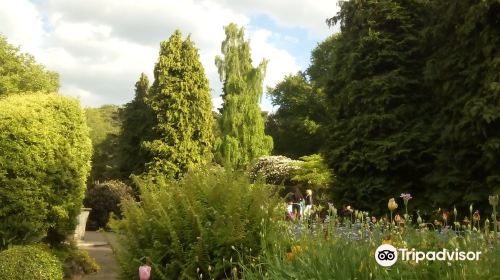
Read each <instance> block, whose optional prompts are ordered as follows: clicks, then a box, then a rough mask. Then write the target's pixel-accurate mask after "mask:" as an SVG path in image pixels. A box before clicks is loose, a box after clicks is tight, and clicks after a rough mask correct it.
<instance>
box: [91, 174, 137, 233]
mask: <svg viewBox="0 0 500 280" xmlns="http://www.w3.org/2000/svg"><path fill="white" fill-rule="evenodd" d="M127 198H129V199H130V198H132V189H131V188H130V187H129V186H127V185H126V184H125V183H123V182H121V181H117V180H110V181H105V182H102V183H100V184H96V185H91V186H90V187H89V188H88V189H87V193H86V194H85V199H84V200H83V204H84V205H85V207H89V208H92V211H90V215H89V220H88V222H87V228H88V229H91V230H95V229H98V228H104V227H106V224H107V223H108V220H109V215H110V214H111V213H114V214H115V215H116V216H117V217H121V210H120V203H121V201H122V200H124V199H127Z"/></svg>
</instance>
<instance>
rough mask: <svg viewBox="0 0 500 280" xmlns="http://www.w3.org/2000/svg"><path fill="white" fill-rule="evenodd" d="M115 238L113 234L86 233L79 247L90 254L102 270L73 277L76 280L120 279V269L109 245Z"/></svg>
mask: <svg viewBox="0 0 500 280" xmlns="http://www.w3.org/2000/svg"><path fill="white" fill-rule="evenodd" d="M114 238H115V237H114V235H113V234H112V233H105V232H96V231H87V232H85V237H84V239H83V240H82V241H81V242H79V243H78V247H79V248H80V249H83V250H86V251H87V252H89V255H90V256H91V257H93V258H94V259H95V260H96V262H97V263H98V264H99V266H100V267H101V270H99V272H97V273H94V274H90V275H84V276H75V277H73V279H74V280H76V279H84V280H115V279H118V274H119V267H118V264H117V262H116V259H115V256H114V254H113V250H112V249H111V246H110V245H109V244H108V242H114V240H115V239H114Z"/></svg>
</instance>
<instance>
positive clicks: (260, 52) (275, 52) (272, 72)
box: [250, 29, 300, 87]
mask: <svg viewBox="0 0 500 280" xmlns="http://www.w3.org/2000/svg"><path fill="white" fill-rule="evenodd" d="M271 36H272V32H271V31H269V30H266V29H258V30H256V31H254V32H252V33H250V46H251V48H252V60H253V62H254V64H257V63H259V62H260V61H262V59H267V60H269V62H268V64H267V71H266V78H265V80H264V86H265V87H266V86H271V87H272V86H275V85H276V83H278V82H279V81H280V80H282V79H283V76H285V75H287V74H290V73H295V72H297V71H299V69H300V67H299V65H298V64H297V61H296V60H295V58H294V57H293V56H292V55H291V54H290V53H289V52H287V51H286V50H283V49H279V48H277V47H276V46H274V45H273V44H271V43H270V42H269V38H270V37H271Z"/></svg>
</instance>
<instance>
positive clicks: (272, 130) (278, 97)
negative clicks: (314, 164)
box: [266, 72, 326, 158]
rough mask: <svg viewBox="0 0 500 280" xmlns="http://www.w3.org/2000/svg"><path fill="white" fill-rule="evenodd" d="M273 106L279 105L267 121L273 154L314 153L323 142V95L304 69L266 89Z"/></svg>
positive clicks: (299, 154) (324, 109)
mask: <svg viewBox="0 0 500 280" xmlns="http://www.w3.org/2000/svg"><path fill="white" fill-rule="evenodd" d="M268 92H269V93H268V95H269V96H270V98H271V102H272V104H273V105H274V106H279V108H278V109H277V110H276V112H274V113H272V114H271V115H270V116H269V117H268V120H267V122H266V133H267V134H269V135H270V136H272V137H273V142H274V150H273V154H276V155H284V156H287V157H291V158H299V157H301V156H305V155H310V154H313V153H317V152H318V151H319V150H320V148H321V147H322V145H323V142H324V135H323V130H322V127H323V125H324V123H325V122H326V107H325V96H324V93H323V92H322V90H321V89H319V88H315V87H313V86H312V85H311V83H310V82H309V81H308V80H307V78H306V76H305V74H304V73H300V72H299V73H297V74H296V75H288V76H286V77H285V78H284V80H283V81H281V82H279V83H278V84H277V85H276V86H275V87H274V88H270V89H269V90H268Z"/></svg>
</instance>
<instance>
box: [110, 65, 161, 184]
mask: <svg viewBox="0 0 500 280" xmlns="http://www.w3.org/2000/svg"><path fill="white" fill-rule="evenodd" d="M148 92H149V80H148V77H147V76H146V74H144V73H142V74H141V76H140V78H139V80H138V81H137V83H136V84H135V97H134V100H132V101H131V102H129V103H127V104H126V105H125V107H124V108H123V110H122V111H121V112H120V116H121V119H122V120H123V124H122V129H121V134H120V141H119V147H120V148H121V157H120V171H119V173H120V175H121V176H120V177H121V179H123V180H126V179H129V176H130V175H131V174H141V173H143V172H144V171H145V165H146V163H147V162H148V161H149V160H150V156H149V155H148V153H147V151H145V150H144V149H143V148H142V143H143V142H144V141H147V140H151V139H153V138H155V137H156V136H155V135H156V134H155V132H154V131H153V126H154V124H155V115H154V113H153V110H152V109H151V108H150V107H149V106H148V105H147V104H146V100H147V97H148Z"/></svg>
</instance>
